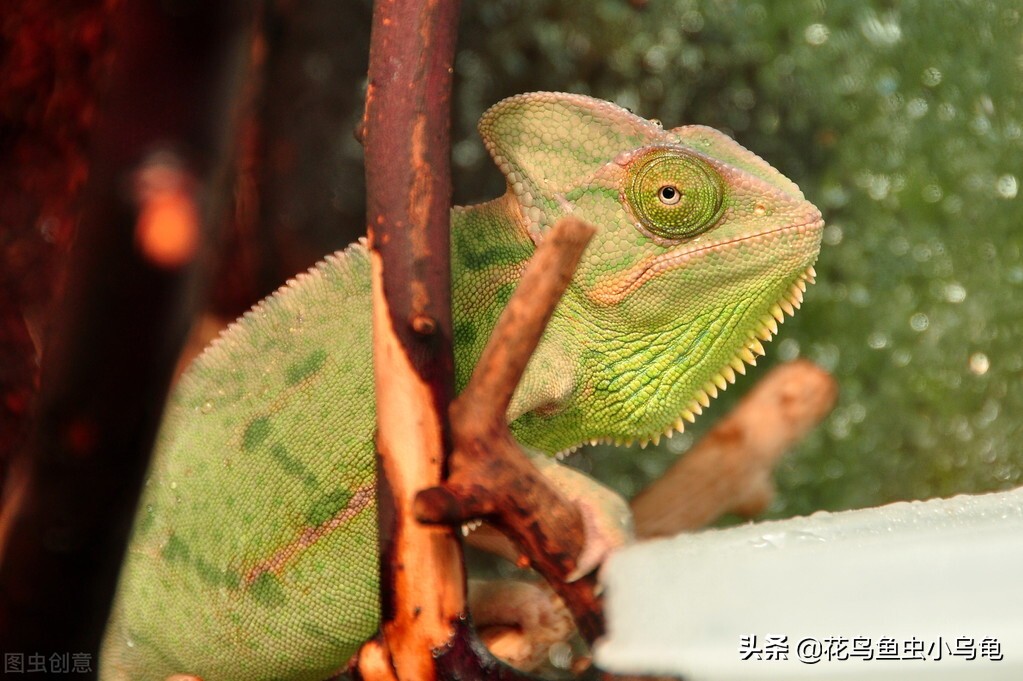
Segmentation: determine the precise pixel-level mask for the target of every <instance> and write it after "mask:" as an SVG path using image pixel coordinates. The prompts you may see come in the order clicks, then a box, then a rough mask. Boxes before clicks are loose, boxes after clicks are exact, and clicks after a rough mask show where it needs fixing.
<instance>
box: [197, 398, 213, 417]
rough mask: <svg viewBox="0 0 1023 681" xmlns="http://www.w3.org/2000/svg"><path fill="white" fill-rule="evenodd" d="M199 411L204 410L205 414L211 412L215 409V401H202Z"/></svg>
mask: <svg viewBox="0 0 1023 681" xmlns="http://www.w3.org/2000/svg"><path fill="white" fill-rule="evenodd" d="M199 411H200V412H202V413H203V414H209V413H210V412H211V411H213V402H211V401H209V400H206V401H205V402H203V403H202V406H201V407H199Z"/></svg>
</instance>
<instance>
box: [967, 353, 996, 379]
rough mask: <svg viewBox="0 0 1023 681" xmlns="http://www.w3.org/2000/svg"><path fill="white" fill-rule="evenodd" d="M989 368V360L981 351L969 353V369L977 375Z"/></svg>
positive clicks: (984, 372)
mask: <svg viewBox="0 0 1023 681" xmlns="http://www.w3.org/2000/svg"><path fill="white" fill-rule="evenodd" d="M990 368H991V361H990V360H989V359H988V358H987V355H985V354H984V353H983V352H975V353H973V354H972V355H970V371H971V372H972V373H973V374H975V375H977V376H983V375H984V374H986V373H987V372H988V369H990Z"/></svg>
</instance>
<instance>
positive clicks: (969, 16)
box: [454, 0, 1023, 516]
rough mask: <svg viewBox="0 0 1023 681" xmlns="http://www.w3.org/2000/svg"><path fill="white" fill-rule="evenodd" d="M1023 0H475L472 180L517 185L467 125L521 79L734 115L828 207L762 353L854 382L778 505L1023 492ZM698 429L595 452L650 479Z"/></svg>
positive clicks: (742, 133)
mask: <svg viewBox="0 0 1023 681" xmlns="http://www.w3.org/2000/svg"><path fill="white" fill-rule="evenodd" d="M1021 11H1023V7H1021V5H1020V3H1018V2H928V1H924V0H918V1H917V2H901V3H897V4H893V3H886V2H873V3H854V2H823V1H822V0H818V1H806V2H785V3H763V4H754V3H740V2H726V1H715V2H711V1H708V2H695V1H693V2H690V1H684V0H670V1H669V0H663V1H658V0H653V1H651V2H650V3H649V4H648V5H647V6H646V8H645V9H642V10H637V9H635V8H633V7H632V6H631V5H630V4H629V3H627V2H625V1H624V0H600V1H597V2H592V3H578V2H572V1H570V0H558V1H554V2H540V1H539V0H533V1H513V0H505V1H492V2H486V3H469V4H467V5H466V7H465V17H464V19H463V24H464V25H463V31H462V38H461V45H462V49H461V51H460V53H459V56H458V61H457V75H458V79H459V90H458V96H457V100H458V112H459V120H460V121H461V122H462V124H461V132H460V138H461V139H462V140H463V141H458V142H457V143H456V146H455V149H454V157H455V163H456V180H457V186H458V197H457V198H458V199H459V201H461V202H464V201H466V200H469V199H477V198H479V197H480V196H485V195H493V194H494V193H496V192H498V191H500V180H499V178H497V177H496V176H495V175H494V174H492V173H491V174H487V172H488V171H487V172H482V173H481V171H483V169H484V168H485V166H486V163H487V161H486V159H484V158H483V152H482V150H481V149H480V147H479V144H478V142H477V141H476V140H475V139H474V137H473V135H472V133H471V130H470V129H469V128H468V126H469V125H471V124H472V122H473V121H474V119H475V117H476V116H477V115H478V113H479V112H480V111H482V110H483V109H485V108H486V107H487V106H488V105H490V104H491V103H493V102H494V101H497V100H498V99H500V98H501V97H503V96H505V95H510V94H513V93H516V92H524V91H529V90H539V89H553V90H568V91H573V92H583V93H587V94H592V95H594V96H597V97H601V98H605V99H609V100H612V101H615V102H617V103H619V104H621V105H624V106H627V107H629V108H632V109H634V110H635V111H636V112H637V113H640V114H642V115H643V116H647V117H659V118H661V119H662V120H663V121H664V122H665V124H666V125H670V126H673V125H680V124H683V123H703V124H706V125H710V126H713V127H717V128H719V129H722V130H724V131H725V132H727V133H729V134H731V135H732V136H734V137H735V138H736V139H738V140H739V141H740V142H741V143H742V144H744V145H745V146H747V147H749V148H750V149H752V150H754V151H756V152H757V153H758V154H760V155H762V156H763V157H764V158H766V159H768V160H769V161H770V162H771V163H772V165H775V166H776V167H778V168H779V169H781V170H782V171H783V172H785V173H786V174H787V175H788V176H789V177H791V178H792V179H793V180H795V181H796V182H797V183H798V184H799V186H800V187H802V188H803V190H804V191H805V193H806V195H807V196H808V197H809V198H810V199H811V200H812V201H814V202H815V203H817V204H818V205H819V206H820V207H821V209H822V210H823V211H824V213H825V218H826V220H827V221H828V224H829V227H828V228H827V232H826V234H825V246H824V248H823V251H822V255H821V259H820V263H819V265H818V267H817V270H818V272H819V275H820V276H819V277H818V282H819V283H818V284H817V285H816V286H814V287H812V288H811V289H810V291H809V293H808V295H807V302H806V305H804V308H803V311H802V313H801V314H800V315H799V316H797V318H796V319H795V320H793V321H790V322H788V323H786V325H785V326H784V327H783V328H782V333H781V335H780V338H779V340H777V341H775V342H774V343H773V344H772V346H773V347H769V348H768V354H769V360H770V361H769V362H767V363H766V364H770V363H773V362H775V361H778V360H779V359H790V358H792V357H795V356H797V355H802V356H806V357H809V358H810V359H812V360H814V361H816V362H818V363H820V364H822V365H823V366H824V367H826V368H827V369H829V370H830V371H832V372H834V374H835V375H836V377H837V378H838V380H839V382H840V385H841V390H842V396H841V400H840V402H839V405H838V407H837V409H836V410H835V412H834V413H833V414H832V415H831V416H830V417H829V418H828V420H827V421H826V422H825V424H824V426H823V427H822V428H821V429H819V430H818V431H817V432H815V433H814V434H813V435H812V436H811V437H810V438H809V439H808V440H807V441H806V442H805V443H803V444H802V445H801V446H800V447H799V448H798V449H797V451H796V452H795V453H794V454H793V455H792V456H791V457H790V458H789V459H788V460H787V461H786V462H785V463H784V464H783V465H782V467H781V469H780V471H779V478H780V479H779V484H780V489H781V494H780V495H779V498H778V500H777V502H776V504H775V507H774V508H773V509H772V514H773V515H776V516H786V515H792V514H796V513H807V512H811V511H813V510H816V509H818V508H829V509H840V508H850V507H859V506H866V505H872V504H879V503H884V502H887V501H891V500H894V499H906V498H923V497H929V496H934V495H949V494H954V493H958V492H980V491H985V490H992V489H999V488H1005V487H1011V486H1015V485H1018V484H1020V482H1021V480H1020V477H1021V466H1023V454H1021V453H1020V451H1019V446H1018V444H1017V443H1018V442H1020V440H1021V435H1023V432H1021V431H1023V427H1021V425H1020V424H1021V423H1023V418H1021V417H1023V383H1021V381H1020V374H1021V371H1023V347H1021V345H1020V343H1019V338H1020V337H1021V336H1020V334H1021V332H1023V255H1021V249H1023V231H1021V230H1020V215H1021V204H1020V202H1021V200H1023V197H1021V196H1020V195H1019V183H1020V180H1021V177H1020V176H1021V173H1023V164H1021V159H1023V110H1021V109H1023V43H1021V41H1020V35H1021V33H1023V18H1021ZM456 139H458V138H456ZM480 176H482V177H484V178H486V180H485V182H484V183H483V184H481V183H480V182H481V181H480V180H478V179H476V178H478V177H480ZM761 373H762V369H758V370H754V371H752V372H751V374H752V379H750V378H747V379H746V380H745V381H743V382H742V383H741V384H740V386H737V388H738V389H736V388H733V389H732V390H731V391H729V394H728V395H727V396H726V398H723V399H722V400H721V401H720V402H721V403H719V404H717V405H714V406H713V407H712V409H711V410H710V412H709V414H708V415H707V416H705V417H704V418H703V419H702V420H701V421H700V422H699V423H698V425H697V428H695V429H694V430H693V431H692V433H699V432H702V431H704V430H706V428H707V427H708V426H709V425H710V423H711V422H712V421H713V420H714V419H715V415H716V414H721V413H723V412H724V410H725V409H727V403H728V402H730V401H731V400H734V399H735V397H736V396H737V394H738V393H739V392H741V391H743V390H745V389H746V388H748V387H749V385H750V384H752V382H753V380H755V378H756V376H757V375H758V374H761ZM692 438H693V434H691V433H687V434H685V435H683V436H676V437H675V438H674V439H673V441H671V442H670V443H669V444H668V445H667V446H665V445H663V444H662V447H661V450H660V451H657V452H654V453H651V450H650V449H647V450H645V452H644V453H643V454H642V455H640V454H638V453H637V454H636V455H634V456H629V457H626V458H625V460H624V461H623V460H621V456H620V454H612V453H610V452H608V451H605V450H602V449H597V450H595V451H591V452H590V453H589V454H587V455H586V458H584V459H583V462H582V464H583V466H584V467H592V468H597V469H599V470H600V471H601V474H607V473H610V474H611V475H612V476H615V477H617V476H623V477H625V476H627V475H635V472H636V470H637V469H641V470H642V471H643V472H644V473H647V474H655V473H656V472H657V471H659V470H661V469H662V468H663V467H664V466H666V465H667V464H668V462H669V461H670V460H671V459H672V458H673V457H674V456H676V454H675V452H674V451H669V450H679V449H682V448H684V446H685V445H686V444H688V443H689V442H691V441H692ZM628 484H630V483H628V482H623V483H622V487H625V488H626V489H627V486H628ZM632 484H633V485H635V484H637V483H635V482H633V483H632Z"/></svg>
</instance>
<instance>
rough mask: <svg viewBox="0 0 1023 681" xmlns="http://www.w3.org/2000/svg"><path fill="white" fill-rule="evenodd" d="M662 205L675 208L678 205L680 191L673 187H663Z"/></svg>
mask: <svg viewBox="0 0 1023 681" xmlns="http://www.w3.org/2000/svg"><path fill="white" fill-rule="evenodd" d="M660 196H661V203H663V204H665V205H667V206H673V205H675V204H676V203H678V201H679V198H681V197H680V196H679V191H678V190H677V189H675V188H674V187H672V186H666V187H661V194H660Z"/></svg>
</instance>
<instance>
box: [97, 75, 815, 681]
mask: <svg viewBox="0 0 1023 681" xmlns="http://www.w3.org/2000/svg"><path fill="white" fill-rule="evenodd" d="M480 132H481V134H482V135H483V138H484V140H485V142H486V145H487V148H488V149H489V151H490V152H491V155H492V156H493V157H494V159H495V161H496V162H497V164H498V166H499V167H500V168H501V170H502V171H503V172H504V174H505V175H506V177H507V178H508V187H509V189H508V193H507V194H505V196H503V197H501V198H499V199H496V200H494V201H491V202H488V203H485V204H482V205H478V206H471V207H467V208H456V209H455V210H454V211H453V212H452V220H451V229H452V265H451V267H452V279H453V300H454V310H453V312H454V320H455V322H454V335H455V359H456V381H457V385H458V387H459V388H460V387H461V386H463V385H465V382H466V380H467V379H468V376H469V373H470V371H471V370H472V367H473V366H474V364H475V362H476V360H477V358H478V357H479V354H480V352H481V350H482V348H483V344H484V343H485V342H486V339H487V337H488V336H489V333H490V331H491V330H492V328H493V326H494V324H495V323H496V321H497V317H498V315H499V314H500V311H501V309H502V307H503V306H504V304H505V302H506V301H507V300H508V297H509V296H510V295H511V292H512V290H513V289H514V287H515V284H516V282H517V281H518V279H519V276H520V274H521V272H522V270H523V268H524V267H525V264H526V261H527V260H528V259H529V257H530V255H531V254H532V253H533V250H534V248H535V245H536V243H538V242H540V241H541V240H542V239H543V238H544V234H545V233H546V232H547V230H548V229H549V228H550V227H551V226H552V225H553V224H554V223H555V222H556V221H557V219H558V218H559V217H561V216H563V215H566V214H568V213H574V214H575V215H577V216H579V217H581V218H583V219H584V220H586V221H588V222H590V223H592V224H594V225H596V226H597V227H598V232H597V234H596V236H595V237H594V239H593V241H592V242H591V244H590V245H589V247H588V248H587V250H586V252H585V254H584V256H583V258H582V261H581V263H580V265H579V268H578V271H577V272H576V274H575V276H574V278H573V281H572V284H571V285H570V287H569V290H568V292H567V293H566V295H565V297H564V299H563V300H562V302H561V303H560V304H559V306H558V308H557V310H556V311H555V313H554V316H553V318H552V320H551V322H550V326H549V328H548V329H547V331H546V333H545V335H544V337H543V340H542V341H541V343H540V346H539V348H538V349H537V352H536V354H535V356H534V357H533V359H532V361H531V363H530V365H529V368H528V370H527V372H526V375H525V377H524V380H523V382H522V384H521V386H520V387H519V389H518V391H517V392H516V395H515V398H514V400H513V404H512V408H511V414H510V416H511V417H512V418H514V419H515V420H514V423H513V430H514V433H515V435H516V437H517V438H518V439H519V440H520V441H521V442H522V443H524V444H526V445H529V446H531V447H533V448H535V449H539V450H541V451H544V452H547V453H550V454H554V453H557V452H562V451H565V450H569V449H573V448H575V447H577V446H579V445H580V444H581V443H584V442H590V441H604V440H607V441H619V442H621V441H636V440H638V441H643V442H645V441H648V440H656V439H658V437H659V436H660V435H661V434H663V433H665V432H671V431H672V430H674V429H679V428H681V427H682V425H683V421H684V420H691V419H692V418H693V416H694V414H696V413H698V412H699V411H700V408H701V405H705V404H706V403H707V401H708V400H709V398H710V397H712V396H714V395H716V394H717V391H718V390H719V389H722V388H724V387H725V386H726V385H727V384H728V383H730V382H732V381H734V380H735V372H736V371H739V372H742V371H743V361H747V362H748V361H752V360H753V357H754V355H755V354H760V353H762V348H761V345H760V340H766V339H768V338H770V336H771V335H772V333H774V332H775V331H777V323H776V322H777V321H781V319H782V318H783V316H784V312H789V313H791V311H792V309H793V307H794V306H798V304H799V302H800V301H801V292H802V289H803V288H805V282H806V281H808V280H810V281H812V272H813V270H812V264H813V261H814V260H815V258H816V256H817V251H818V248H819V244H820V235H821V230H822V226H823V223H822V222H821V217H820V213H819V212H818V210H817V209H816V208H815V207H814V206H813V205H811V204H810V203H808V202H807V201H805V200H804V199H803V196H802V194H801V193H800V191H799V189H798V188H797V187H796V186H795V185H794V184H793V183H792V182H790V181H789V180H787V179H786V178H785V177H783V176H782V175H781V174H780V173H778V172H777V171H776V170H774V169H773V168H771V167H770V166H769V165H767V164H766V163H765V162H764V161H762V160H761V159H759V158H758V157H757V156H755V155H754V154H752V153H750V152H748V151H746V150H745V149H743V148H742V147H740V146H739V145H738V144H736V143H735V142H733V141H732V140H730V139H729V138H727V137H725V136H724V135H722V134H721V133H718V132H716V131H714V130H711V129H709V128H704V127H700V126H688V127H682V128H676V129H674V130H663V129H662V128H661V127H660V125H658V124H656V123H653V122H650V121H646V120H644V119H641V118H638V117H636V116H634V115H632V114H631V113H629V112H627V111H625V110H623V109H620V108H618V107H616V106H614V105H611V104H608V103H606V102H601V101H598V100H593V99H590V98H587V97H581V96H576V95H566V94H552V93H534V94H529V95H521V96H518V97H513V98H510V99H507V100H504V101H502V102H500V103H499V104H497V105H496V106H494V107H493V108H491V109H490V110H489V111H488V112H487V113H486V114H485V115H484V116H483V119H482V120H481V122H480ZM369 281H370V280H369V265H368V258H367V254H366V251H365V248H364V247H363V246H361V245H354V246H352V247H350V248H349V249H347V250H346V251H344V252H343V253H339V254H336V255H334V256H330V257H328V258H327V259H326V260H324V261H323V262H321V263H320V264H319V265H317V266H316V267H315V268H314V269H312V270H311V271H310V272H308V273H306V274H304V275H301V276H299V277H298V278H297V279H295V280H294V281H292V282H289V283H288V285H286V286H285V287H284V288H282V289H281V290H280V291H278V292H277V293H276V294H274V295H273V296H271V297H270V298H267V299H266V300H265V301H263V302H262V303H260V304H259V305H257V306H256V307H255V308H253V310H252V311H250V312H249V313H248V314H246V315H245V316H244V317H243V318H242V319H240V320H239V321H238V322H237V323H236V324H234V325H233V326H232V327H231V328H230V329H228V330H227V331H226V332H225V333H224V334H223V336H222V337H221V338H220V339H219V340H218V341H216V342H215V343H214V344H213V345H212V346H211V347H210V348H209V349H208V350H207V351H206V352H205V353H204V354H203V355H202V356H201V357H200V358H199V359H198V360H197V361H196V362H195V363H194V364H193V365H192V367H191V368H190V369H189V370H188V372H187V373H186V374H185V376H184V377H183V378H182V380H181V382H180V384H179V385H178V387H177V389H176V390H175V392H174V395H173V396H172V399H171V403H170V406H169V408H168V412H167V416H166V418H165V420H164V423H163V427H162V429H161V432H160V436H159V441H158V446H157V455H156V458H155V461H154V463H153V465H152V469H151V472H150V477H149V480H148V483H147V485H146V489H145V491H144V495H143V498H142V501H141V504H140V508H139V512H138V516H137V518H136V521H135V529H134V537H133V539H132V542H131V546H130V549H129V552H128V556H127V559H126V563H125V566H124V569H123V573H122V576H121V582H120V586H119V592H118V600H117V603H116V606H115V610H114V615H113V617H112V620H111V622H110V624H109V626H108V631H107V638H106V641H105V644H104V653H103V658H102V663H101V676H102V678H104V679H161V678H163V677H166V676H168V675H170V674H173V673H188V674H195V675H198V676H201V677H202V678H203V679H205V680H206V681H218V680H221V679H232V678H233V679H238V678H245V679H323V678H326V677H328V676H330V675H332V674H333V673H335V672H336V671H337V670H338V669H340V668H341V667H342V666H343V665H344V664H345V662H346V661H347V660H348V659H349V657H350V656H351V655H352V654H353V653H354V652H355V651H356V649H357V648H358V646H359V645H360V644H361V643H362V642H363V641H364V640H366V639H367V638H368V637H370V636H371V635H373V633H374V632H375V631H376V629H377V625H378V618H379V615H378V594H377V589H378V584H377V579H378V578H377V539H376V505H375V499H374V471H373V446H372V434H373V429H374V404H373V379H372V374H373V372H372V357H371V342H370V283H369Z"/></svg>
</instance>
